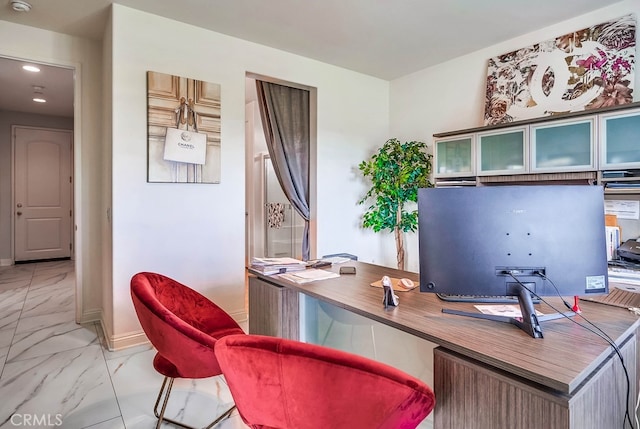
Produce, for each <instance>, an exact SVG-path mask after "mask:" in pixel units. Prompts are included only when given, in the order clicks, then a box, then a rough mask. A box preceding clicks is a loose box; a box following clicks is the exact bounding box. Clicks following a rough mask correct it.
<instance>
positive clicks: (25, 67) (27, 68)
mask: <svg viewBox="0 0 640 429" xmlns="http://www.w3.org/2000/svg"><path fill="white" fill-rule="evenodd" d="M22 68H23V70H26V71H30V72H34V73H37V72H39V71H40V69H39V68H38V67H36V66H30V65H26V66H22Z"/></svg>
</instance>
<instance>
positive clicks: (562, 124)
mask: <svg viewBox="0 0 640 429" xmlns="http://www.w3.org/2000/svg"><path fill="white" fill-rule="evenodd" d="M594 127H595V117H593V116H592V117H587V118H580V119H577V120H576V119H573V120H566V121H557V122H553V123H540V124H536V125H531V172H532V173H543V172H567V171H585V170H595V168H596V162H595V158H596V155H595V153H596V151H595V144H594V134H595V133H594Z"/></svg>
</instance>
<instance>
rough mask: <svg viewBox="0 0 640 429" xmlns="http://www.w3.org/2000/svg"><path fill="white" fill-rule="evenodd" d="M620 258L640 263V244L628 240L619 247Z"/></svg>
mask: <svg viewBox="0 0 640 429" xmlns="http://www.w3.org/2000/svg"><path fill="white" fill-rule="evenodd" d="M617 252H618V257H620V258H624V259H629V260H632V261H640V242H638V241H636V240H627V241H625V242H624V243H622V244H621V245H620V247H618V251H617Z"/></svg>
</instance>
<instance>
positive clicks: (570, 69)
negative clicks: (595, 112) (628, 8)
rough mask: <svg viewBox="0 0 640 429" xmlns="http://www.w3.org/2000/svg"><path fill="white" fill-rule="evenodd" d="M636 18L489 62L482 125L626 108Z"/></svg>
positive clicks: (629, 96) (509, 54)
mask: <svg viewBox="0 0 640 429" xmlns="http://www.w3.org/2000/svg"><path fill="white" fill-rule="evenodd" d="M635 49H636V18H635V15H627V16H623V17H621V18H619V19H616V20H612V21H608V22H604V23H602V24H598V25H594V26H592V27H588V28H583V29H581V30H578V31H575V32H572V33H568V34H565V35H564V36H560V37H557V38H555V39H551V40H547V41H544V42H540V43H537V44H535V45H532V46H527V47H525V48H522V49H519V50H516V51H513V52H509V53H507V54H504V55H500V56H497V57H494V58H490V59H489V65H488V70H487V89H486V98H485V110H484V124H485V125H494V124H500V123H507V122H513V121H518V120H525V119H531V118H536V117H542V116H547V115H554V114H559V113H565V112H575V111H581V110H587V109H596V108H600V107H607V106H615V105H619V104H626V103H630V102H631V101H632V100H633V97H632V93H633V82H634V68H635Z"/></svg>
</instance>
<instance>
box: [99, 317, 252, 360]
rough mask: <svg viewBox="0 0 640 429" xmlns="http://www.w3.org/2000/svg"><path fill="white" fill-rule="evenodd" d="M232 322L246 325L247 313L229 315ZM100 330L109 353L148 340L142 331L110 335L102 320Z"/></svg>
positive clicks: (147, 341) (138, 344) (146, 342)
mask: <svg viewBox="0 0 640 429" xmlns="http://www.w3.org/2000/svg"><path fill="white" fill-rule="evenodd" d="M229 315H230V316H231V317H232V318H233V320H235V321H236V322H237V323H238V324H239V325H241V326H243V324H244V325H246V323H247V321H248V317H247V312H246V311H238V312H235V313H231V314H229ZM99 322H100V329H102V333H103V334H104V338H105V342H106V346H107V348H108V349H109V350H111V351H116V350H122V349H126V348H129V347H134V346H140V345H143V344H148V343H149V340H148V339H147V336H146V335H145V333H144V332H143V331H136V332H129V333H127V334H121V335H112V334H111V333H109V332H107V329H105V326H104V321H103V320H102V318H100V319H99Z"/></svg>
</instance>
